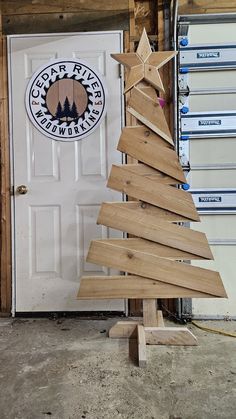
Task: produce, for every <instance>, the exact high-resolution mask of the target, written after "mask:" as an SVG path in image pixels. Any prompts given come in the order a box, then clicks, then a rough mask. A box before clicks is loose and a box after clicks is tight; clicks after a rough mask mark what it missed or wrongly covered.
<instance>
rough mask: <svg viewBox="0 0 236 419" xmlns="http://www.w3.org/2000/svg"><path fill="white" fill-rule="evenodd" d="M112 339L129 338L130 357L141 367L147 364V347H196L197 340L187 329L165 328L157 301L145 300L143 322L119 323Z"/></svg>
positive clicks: (113, 329) (111, 334)
mask: <svg viewBox="0 0 236 419" xmlns="http://www.w3.org/2000/svg"><path fill="white" fill-rule="evenodd" d="M109 337H110V338H129V341H130V344H129V349H130V355H131V357H132V358H133V359H135V360H137V362H138V365H139V367H145V366H146V364H147V356H146V345H181V346H195V345H197V344H198V343H197V339H196V337H195V336H194V335H193V333H192V332H190V330H188V329H187V328H186V327H165V325H164V321H163V315H162V311H161V310H158V311H157V309H156V300H155V299H144V300H143V321H141V320H140V321H118V322H117V323H116V324H115V325H114V326H113V327H112V328H111V329H110V331H109Z"/></svg>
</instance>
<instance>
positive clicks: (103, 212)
mask: <svg viewBox="0 0 236 419" xmlns="http://www.w3.org/2000/svg"><path fill="white" fill-rule="evenodd" d="M97 223H98V224H102V225H105V226H107V227H111V228H115V229H116V230H119V231H125V232H127V233H129V234H133V235H135V236H139V237H142V238H144V239H147V240H151V241H154V242H156V243H160V244H164V245H165V246H170V247H173V248H175V249H180V250H183V251H185V252H188V253H192V254H195V255H198V256H201V257H202V258H203V259H213V255H212V253H211V250H210V247H209V244H208V241H207V238H206V235H205V234H204V233H201V232H199V231H195V230H191V229H189V228H186V227H182V226H179V225H175V224H171V223H169V222H166V221H163V220H161V219H160V220H159V219H158V218H156V217H155V216H153V215H150V214H149V213H145V211H144V212H143V213H140V211H139V210H136V209H135V208H134V209H130V208H128V207H127V206H126V205H122V203H121V204H116V203H115V204H113V203H110V202H106V203H103V204H102V205H101V209H100V212H99V215H98V221H97Z"/></svg>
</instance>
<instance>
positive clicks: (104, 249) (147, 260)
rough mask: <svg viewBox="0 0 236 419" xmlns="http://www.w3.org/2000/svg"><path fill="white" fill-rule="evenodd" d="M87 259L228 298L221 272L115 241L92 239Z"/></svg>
mask: <svg viewBox="0 0 236 419" xmlns="http://www.w3.org/2000/svg"><path fill="white" fill-rule="evenodd" d="M87 262H91V263H95V264H98V265H102V266H109V267H110V268H115V269H119V270H120V271H123V272H128V273H130V274H134V275H140V276H143V277H147V278H151V279H154V280H158V281H163V282H165V283H168V284H173V285H178V286H181V287H185V288H189V289H192V290H197V291H200V292H203V293H207V294H211V295H214V296H215V297H226V293H225V289H224V286H223V283H222V280H221V277H220V275H219V273H218V272H215V271H212V270H209V269H203V268H199V267H196V266H193V265H189V264H186V263H181V262H176V261H173V260H169V259H164V258H160V257H157V256H153V255H150V254H148V253H142V252H139V251H135V252H134V251H130V250H127V249H125V248H123V247H122V246H118V245H115V244H114V243H112V244H111V243H109V240H107V242H102V241H99V240H92V241H91V243H90V248H89V252H88V256H87Z"/></svg>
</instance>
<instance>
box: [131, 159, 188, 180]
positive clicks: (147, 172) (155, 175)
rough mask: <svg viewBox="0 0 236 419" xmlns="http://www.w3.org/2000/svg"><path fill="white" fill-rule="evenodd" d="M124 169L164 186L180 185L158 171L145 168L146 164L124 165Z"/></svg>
mask: <svg viewBox="0 0 236 419" xmlns="http://www.w3.org/2000/svg"><path fill="white" fill-rule="evenodd" d="M125 167H126V169H127V170H129V171H130V172H132V173H134V174H135V175H140V176H144V177H147V178H148V179H151V180H155V181H156V182H159V183H162V184H164V185H177V184H181V183H182V182H180V181H178V180H176V179H174V178H172V177H170V176H167V175H165V174H164V173H162V172H160V171H159V170H156V169H153V168H152V167H150V166H147V165H146V164H142V163H137V164H126V165H125Z"/></svg>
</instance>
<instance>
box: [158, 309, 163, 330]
mask: <svg viewBox="0 0 236 419" xmlns="http://www.w3.org/2000/svg"><path fill="white" fill-rule="evenodd" d="M157 326H158V327H165V324H164V319H163V314H162V310H157Z"/></svg>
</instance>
